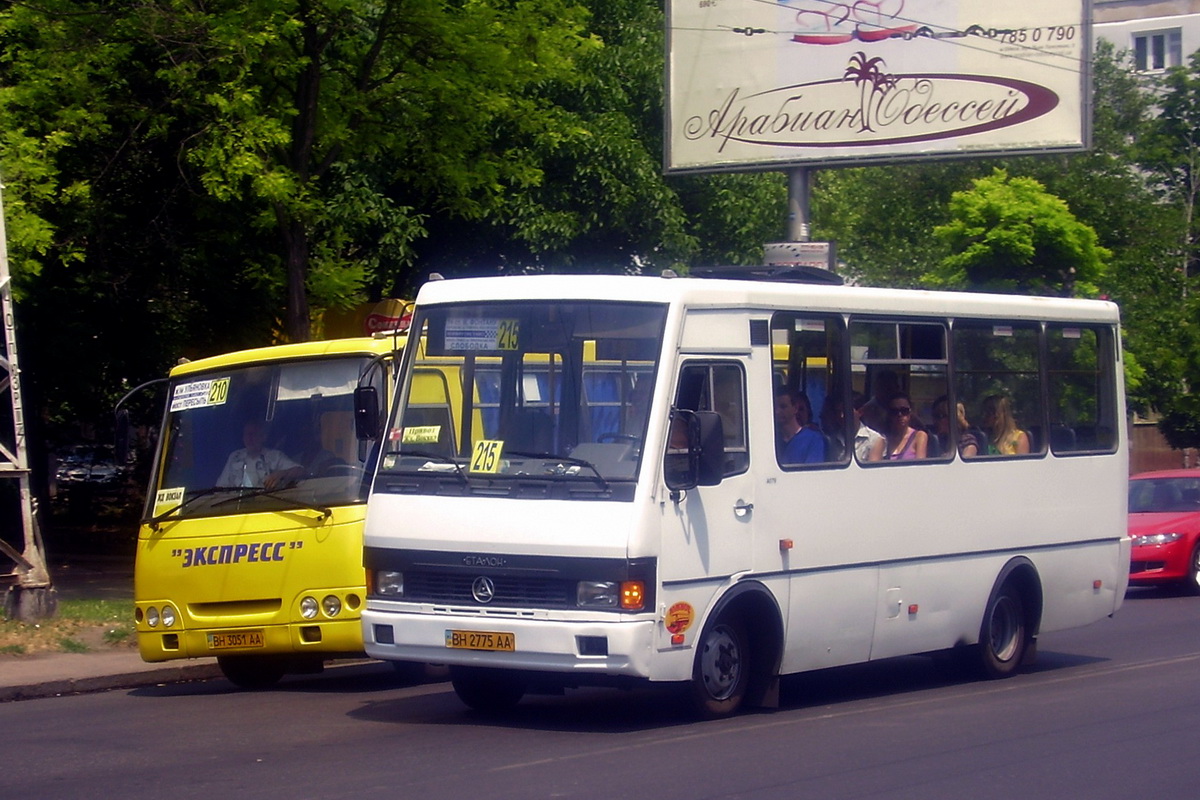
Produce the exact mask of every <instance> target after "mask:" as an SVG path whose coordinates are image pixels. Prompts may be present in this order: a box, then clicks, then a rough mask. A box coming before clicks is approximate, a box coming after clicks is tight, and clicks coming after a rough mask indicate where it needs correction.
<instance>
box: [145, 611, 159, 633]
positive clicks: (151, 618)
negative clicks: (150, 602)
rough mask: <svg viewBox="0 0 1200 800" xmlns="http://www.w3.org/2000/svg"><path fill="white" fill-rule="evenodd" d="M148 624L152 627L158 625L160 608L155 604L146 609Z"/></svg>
mask: <svg viewBox="0 0 1200 800" xmlns="http://www.w3.org/2000/svg"><path fill="white" fill-rule="evenodd" d="M146 624H147V625H149V626H150V627H151V628H157V627H158V609H157V608H155V607H154V606H150V607H149V608H147V609H146Z"/></svg>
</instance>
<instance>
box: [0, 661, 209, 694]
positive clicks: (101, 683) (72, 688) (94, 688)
mask: <svg viewBox="0 0 1200 800" xmlns="http://www.w3.org/2000/svg"><path fill="white" fill-rule="evenodd" d="M219 677H221V669H220V667H218V666H217V665H216V664H215V663H201V664H196V663H192V664H178V665H175V664H172V665H167V666H163V667H158V668H151V669H145V670H137V671H132V672H118V673H115V674H112V675H90V676H87V677H83V678H62V679H58V680H49V681H43V682H40V683H29V684H25V685H23V686H0V703H7V702H11V701H15V700H35V699H38V698H44V697H56V696H59V695H67V694H85V693H88V692H107V691H110V690H113V689H136V688H139V687H142V686H154V685H157V684H161V683H185V682H187V681H199V680H208V679H209V678H219Z"/></svg>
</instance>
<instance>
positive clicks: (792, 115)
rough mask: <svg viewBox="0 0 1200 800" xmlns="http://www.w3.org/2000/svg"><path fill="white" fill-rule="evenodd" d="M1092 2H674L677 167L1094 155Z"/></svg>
mask: <svg viewBox="0 0 1200 800" xmlns="http://www.w3.org/2000/svg"><path fill="white" fill-rule="evenodd" d="M1090 12H1091V8H1090V3H1089V2H1088V1H1087V0H1038V2H1031V1H1030V0H1008V1H1007V2H995V0H988V1H987V2H985V1H984V0H878V1H876V0H845V1H844V2H843V1H842V0H775V1H774V2H772V1H771V0H669V4H668V8H667V47H668V51H667V109H666V127H667V137H666V141H667V145H666V153H665V165H664V166H665V169H666V171H667V172H669V173H670V172H711V171H719V170H731V171H732V170H754V169H784V168H787V167H792V166H804V165H817V164H819V165H831V164H868V163H873V162H883V161H886V162H889V163H890V162H894V161H899V160H909V159H919V158H934V157H943V158H945V157H961V156H967V155H994V154H997V153H1001V152H1004V153H1011V152H1012V151H1036V152H1068V151H1072V150H1080V149H1083V148H1084V147H1086V146H1087V144H1088V136H1089V127H1088V125H1089V120H1090V108H1087V107H1086V106H1087V98H1088V94H1087V90H1088V87H1089V85H1090V76H1089V74H1088V72H1087V63H1088V58H1089V57H1090V54H1091V23H1090Z"/></svg>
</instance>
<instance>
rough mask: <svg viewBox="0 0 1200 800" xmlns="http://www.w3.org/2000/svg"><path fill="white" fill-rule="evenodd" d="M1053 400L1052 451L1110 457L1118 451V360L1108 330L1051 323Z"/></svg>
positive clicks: (1049, 375)
mask: <svg viewBox="0 0 1200 800" xmlns="http://www.w3.org/2000/svg"><path fill="white" fill-rule="evenodd" d="M1046 354H1047V364H1046V372H1047V378H1048V380H1047V383H1048V387H1047V388H1048V389H1049V397H1050V407H1049V408H1048V409H1047V411H1048V412H1049V416H1050V435H1049V443H1050V450H1051V451H1052V452H1053V453H1054V454H1055V455H1060V454H1064V453H1072V452H1088V451H1091V452H1095V451H1098V450H1099V451H1109V452H1111V451H1112V450H1114V449H1115V448H1116V446H1117V440H1116V435H1115V433H1116V429H1117V428H1116V421H1115V420H1116V409H1115V403H1114V398H1115V397H1116V387H1115V385H1114V376H1113V373H1112V370H1111V369H1110V367H1111V365H1112V363H1115V361H1116V359H1115V357H1114V354H1113V336H1112V331H1111V330H1110V329H1108V328H1098V327H1084V326H1079V325H1074V326H1072V325H1064V324H1060V323H1052V324H1049V325H1047V326H1046Z"/></svg>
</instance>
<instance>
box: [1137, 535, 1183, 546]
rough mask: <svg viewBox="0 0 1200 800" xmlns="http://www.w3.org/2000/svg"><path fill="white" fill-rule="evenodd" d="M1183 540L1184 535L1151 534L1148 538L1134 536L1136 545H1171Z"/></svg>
mask: <svg viewBox="0 0 1200 800" xmlns="http://www.w3.org/2000/svg"><path fill="white" fill-rule="evenodd" d="M1182 538H1183V534H1182V533H1151V534H1148V535H1146V536H1134V537H1133V543H1134V545H1138V546H1140V545H1146V544H1170V543H1171V542H1177V541H1179V540H1180V539H1182Z"/></svg>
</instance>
